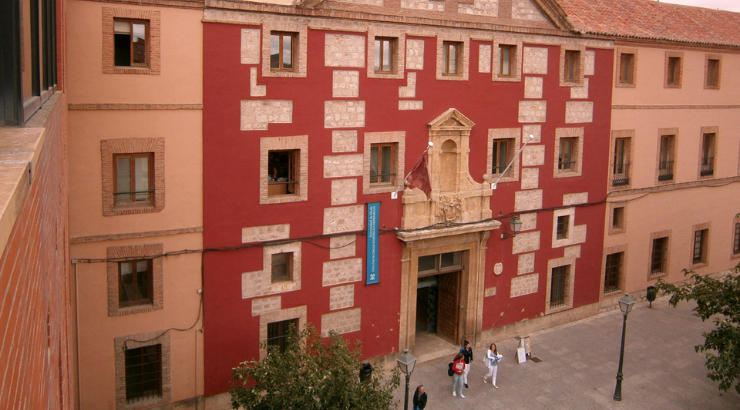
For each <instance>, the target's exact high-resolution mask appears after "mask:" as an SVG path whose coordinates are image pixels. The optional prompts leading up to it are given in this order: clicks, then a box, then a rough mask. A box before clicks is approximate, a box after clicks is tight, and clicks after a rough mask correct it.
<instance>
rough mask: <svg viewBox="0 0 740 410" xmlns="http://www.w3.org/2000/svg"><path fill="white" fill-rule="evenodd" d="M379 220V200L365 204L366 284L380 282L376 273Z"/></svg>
mask: <svg viewBox="0 0 740 410" xmlns="http://www.w3.org/2000/svg"><path fill="white" fill-rule="evenodd" d="M379 221H380V202H372V203H369V204H367V255H366V259H367V279H366V281H365V284H366V285H372V284H375V283H378V282H380V277H379V275H378V261H379V257H378V224H379Z"/></svg>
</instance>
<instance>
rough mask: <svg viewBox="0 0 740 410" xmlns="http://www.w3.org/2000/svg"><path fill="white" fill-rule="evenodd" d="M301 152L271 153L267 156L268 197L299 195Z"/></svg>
mask: <svg viewBox="0 0 740 410" xmlns="http://www.w3.org/2000/svg"><path fill="white" fill-rule="evenodd" d="M299 159H300V150H297V149H292V150H280V151H270V152H269V153H268V154H267V167H268V170H269V174H268V176H267V181H268V182H267V195H268V196H274V195H296V194H298V189H299V183H298V182H299V181H298V176H299V175H300V173H299V169H298V164H299Z"/></svg>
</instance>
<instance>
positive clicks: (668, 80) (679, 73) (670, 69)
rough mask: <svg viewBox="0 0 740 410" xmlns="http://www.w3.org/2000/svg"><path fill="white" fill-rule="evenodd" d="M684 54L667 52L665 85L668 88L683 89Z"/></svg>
mask: <svg viewBox="0 0 740 410" xmlns="http://www.w3.org/2000/svg"><path fill="white" fill-rule="evenodd" d="M682 60H683V53H681V52H675V51H667V52H666V62H665V84H664V87H666V88H681V80H682V77H683V67H682V66H683V61H682Z"/></svg>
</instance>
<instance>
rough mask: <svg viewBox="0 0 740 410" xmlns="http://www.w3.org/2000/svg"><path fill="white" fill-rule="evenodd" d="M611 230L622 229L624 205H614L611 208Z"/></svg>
mask: <svg viewBox="0 0 740 410" xmlns="http://www.w3.org/2000/svg"><path fill="white" fill-rule="evenodd" d="M611 230H612V231H613V232H617V231H623V230H624V207H623V206H615V207H614V208H612V224H611Z"/></svg>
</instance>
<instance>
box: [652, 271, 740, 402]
mask: <svg viewBox="0 0 740 410" xmlns="http://www.w3.org/2000/svg"><path fill="white" fill-rule="evenodd" d="M683 272H684V274H685V275H690V279H689V281H687V282H684V283H681V284H679V285H672V284H669V283H665V282H663V280H659V281H658V283H657V284H656V285H655V287H657V288H658V289H659V290H661V291H663V292H665V293H667V294H670V295H671V298H670V300H669V303H670V304H671V306H673V307H675V306H676V305H677V304H678V303H679V302H680V301H682V300H685V301H690V300H693V301H695V302H696V305H697V306H696V308H694V311H695V312H696V313H697V314H698V315H699V317H700V318H701V320H703V321H704V320H707V319H710V318H713V320H714V323H715V324H716V325H717V327H716V328H715V329H714V330H712V331H711V332H709V333H707V332H704V333H703V336H704V344H701V345H698V346H695V347H694V349H695V350H696V351H697V352H703V353H704V355H705V357H706V366H707V369H708V370H709V373H708V374H707V377H709V378H710V379H712V380H714V381H717V382H719V389H720V390H724V391H726V390H729V389H730V388H731V387H733V384H734V388H735V391H737V392H738V393H740V275H734V276H733V275H730V276H727V277H725V278H724V279H722V280H718V279H714V278H712V277H709V276H701V275H699V274H697V273H696V272H694V271H692V270H687V269H684V270H683ZM735 272H740V264H738V265H737V266H736V267H735Z"/></svg>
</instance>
